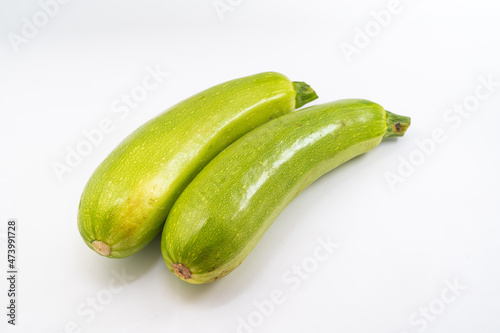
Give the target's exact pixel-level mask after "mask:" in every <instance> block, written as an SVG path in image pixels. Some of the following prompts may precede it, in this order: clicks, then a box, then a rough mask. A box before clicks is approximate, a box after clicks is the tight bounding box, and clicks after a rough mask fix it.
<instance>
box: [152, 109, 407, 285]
mask: <svg viewBox="0 0 500 333" xmlns="http://www.w3.org/2000/svg"><path fill="white" fill-rule="evenodd" d="M409 125H410V118H408V117H404V116H398V115H395V114H393V113H390V112H387V111H385V110H384V109H383V108H382V107H381V106H380V105H378V104H375V103H373V102H370V101H367V100H341V101H337V102H332V103H328V104H323V105H317V106H312V107H309V108H305V109H303V110H299V111H297V112H294V113H291V114H288V115H285V116H283V117H280V118H277V119H275V120H273V121H271V122H268V123H267V124H265V125H262V126H260V127H259V128H257V129H255V130H253V131H252V132H250V133H248V134H246V135H245V136H243V137H242V138H241V139H239V140H238V141H236V142H235V143H233V144H232V145H231V146H229V147H228V148H227V149H225V150H224V151H223V152H221V153H220V154H219V155H218V156H217V157H216V158H214V159H213V160H212V161H211V162H210V163H209V164H208V165H207V166H206V167H205V168H204V169H203V170H202V171H201V172H200V173H199V174H198V175H197V176H196V177H195V179H194V180H193V181H192V182H191V183H190V184H189V185H188V186H187V188H186V189H185V190H184V192H183V193H182V194H181V195H180V196H179V198H178V200H177V201H176V203H175V204H174V206H173V207H172V210H171V212H170V214H169V216H168V218H167V221H166V223H165V226H164V229H163V234H162V245H161V248H162V254H163V258H164V260H165V263H166V264H167V266H168V268H169V269H170V270H171V271H172V272H174V273H175V274H176V275H177V276H178V277H179V278H181V279H183V280H185V281H187V282H189V283H193V284H200V283H207V282H212V281H214V280H216V279H220V278H222V277H224V276H225V275H227V274H229V273H230V272H231V271H233V270H234V269H235V268H236V267H237V266H238V265H240V263H241V262H242V261H243V260H244V259H245V258H246V257H247V255H248V254H249V253H250V252H251V251H252V249H253V248H254V247H255V246H256V244H257V242H258V241H259V240H260V238H261V237H262V236H263V235H264V233H265V232H266V230H267V229H268V228H269V227H270V226H271V224H272V223H273V221H274V220H275V219H276V217H277V216H278V215H279V214H280V212H281V211H282V210H283V209H284V208H285V207H286V206H287V205H288V203H290V202H291V201H292V200H293V198H295V197H296V196H297V195H298V194H299V193H300V192H301V191H302V190H304V189H305V188H306V187H307V186H308V185H310V184H311V183H312V182H313V181H315V180H316V179H317V178H319V177H320V176H321V175H323V174H325V173H326V172H328V171H330V170H332V169H334V168H335V167H337V166H338V165H340V164H342V163H344V162H346V161H348V160H350V159H351V158H353V157H355V156H357V155H360V154H362V153H365V152H367V151H369V150H370V149H372V148H375V147H376V146H377V145H378V144H379V143H380V142H381V141H382V139H384V138H387V137H391V136H402V135H403V134H404V132H405V131H406V129H407V128H408V126H409Z"/></svg>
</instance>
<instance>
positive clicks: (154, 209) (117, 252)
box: [78, 72, 317, 258]
mask: <svg viewBox="0 0 500 333" xmlns="http://www.w3.org/2000/svg"><path fill="white" fill-rule="evenodd" d="M316 98H317V96H316V94H315V92H314V91H313V90H312V89H311V88H310V87H309V86H308V85H307V84H305V83H303V82H292V81H290V80H289V79H288V78H287V77H285V76H284V75H281V74H278V73H273V72H268V73H261V74H257V75H252V76H248V77H244V78H240V79H236V80H233V81H229V82H226V83H223V84H220V85H218V86H215V87H212V88H210V89H208V90H205V91H203V92H201V93H199V94H197V95H194V96H192V97H190V98H188V99H186V100H184V101H182V102H180V103H179V104H177V105H175V106H173V107H172V108H170V109H169V110H167V111H165V112H164V113H162V114H160V115H159V116H157V117H156V118H153V119H152V120H150V121H149V122H147V123H146V124H144V125H143V126H141V127H140V128H138V129H137V130H136V131H135V132H133V133H132V134H131V135H130V136H128V137H127V138H126V139H125V140H124V141H123V142H121V143H120V145H119V146H118V147H117V148H116V149H115V150H114V151H113V152H112V153H111V154H110V155H109V156H108V157H107V158H106V159H105V160H104V161H103V162H102V164H101V165H100V166H99V167H98V168H97V169H96V171H95V172H94V174H93V175H92V176H91V178H90V180H89V181H88V183H87V185H86V186H85V189H84V191H83V194H82V196H81V199H80V206H79V210H78V228H79V231H80V234H81V236H82V238H83V239H84V241H85V243H86V244H87V246H89V247H90V248H91V249H93V250H94V251H96V252H97V253H99V254H101V255H103V256H107V257H111V258H123V257H127V256H130V255H132V254H134V253H136V252H138V251H139V250H140V249H141V248H143V247H144V246H146V244H148V243H149V242H150V241H151V240H152V239H153V238H154V237H155V236H156V235H157V234H158V233H159V232H160V231H161V230H162V227H163V224H164V222H165V219H166V218H167V214H168V212H169V211H170V208H171V207H172V205H173V203H174V202H175V200H176V199H177V197H178V196H179V194H180V193H181V192H182V190H183V189H184V188H185V187H186V185H187V184H189V182H190V181H191V180H192V179H193V178H194V177H195V176H196V174H197V173H198V172H199V171H200V170H201V169H202V168H203V167H204V166H205V165H206V164H207V163H208V162H209V161H210V160H212V158H214V157H215V156H216V155H217V154H218V153H219V152H220V151H222V150H223V149H224V148H226V147H227V146H228V145H229V144H231V143H232V142H234V141H235V140H237V139H238V138H240V137H241V136H242V135H244V134H245V133H247V132H249V131H251V130H252V129H254V128H255V127H258V126H259V125H262V124H263V123H265V122H267V121H269V120H270V119H272V118H276V117H279V116H282V115H284V114H286V113H289V112H291V111H293V110H295V108H298V107H300V106H302V105H304V104H305V103H308V102H310V101H312V100H314V99H316Z"/></svg>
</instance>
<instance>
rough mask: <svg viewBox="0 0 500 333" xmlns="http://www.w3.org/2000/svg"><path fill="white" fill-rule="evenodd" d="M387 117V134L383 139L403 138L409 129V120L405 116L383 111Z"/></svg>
mask: <svg viewBox="0 0 500 333" xmlns="http://www.w3.org/2000/svg"><path fill="white" fill-rule="evenodd" d="M385 112H386V115H387V118H386V119H387V132H386V133H385V135H384V138H390V137H394V136H403V135H404V134H405V132H406V130H407V129H408V127H410V124H411V118H410V117H406V116H400V115H397V114H395V113H392V112H389V111H385Z"/></svg>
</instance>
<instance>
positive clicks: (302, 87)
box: [292, 81, 318, 109]
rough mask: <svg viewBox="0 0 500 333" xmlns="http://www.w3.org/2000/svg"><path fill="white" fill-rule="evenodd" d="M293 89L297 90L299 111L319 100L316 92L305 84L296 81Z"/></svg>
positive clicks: (296, 103)
mask: <svg viewBox="0 0 500 333" xmlns="http://www.w3.org/2000/svg"><path fill="white" fill-rule="evenodd" d="M292 83H293V89H294V90H295V94H296V95H295V108H296V109H298V108H300V107H301V106H303V105H305V104H307V103H309V102H312V101H314V100H315V99H316V98H318V95H317V94H316V92H315V91H314V90H313V88H311V86H309V85H308V84H307V83H305V82H297V81H294V82H292Z"/></svg>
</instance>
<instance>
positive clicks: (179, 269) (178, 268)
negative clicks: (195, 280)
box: [172, 264, 191, 280]
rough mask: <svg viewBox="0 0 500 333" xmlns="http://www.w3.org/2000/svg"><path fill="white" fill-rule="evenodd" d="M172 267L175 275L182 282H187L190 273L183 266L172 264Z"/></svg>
mask: <svg viewBox="0 0 500 333" xmlns="http://www.w3.org/2000/svg"><path fill="white" fill-rule="evenodd" d="M172 267H173V268H174V272H175V274H177V275H178V276H180V277H181V278H183V279H184V280H187V279H189V278H190V277H191V271H190V270H189V268H187V267H186V266H184V265H183V264H172Z"/></svg>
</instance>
